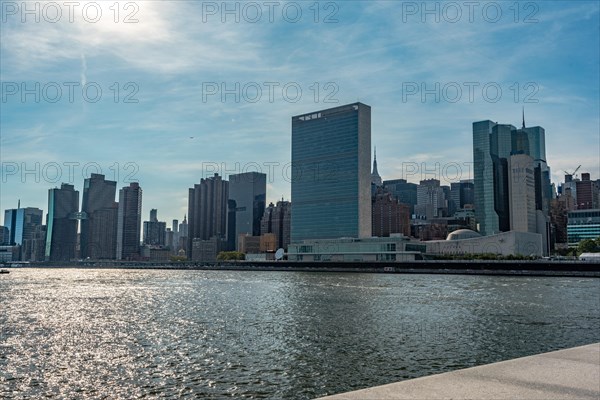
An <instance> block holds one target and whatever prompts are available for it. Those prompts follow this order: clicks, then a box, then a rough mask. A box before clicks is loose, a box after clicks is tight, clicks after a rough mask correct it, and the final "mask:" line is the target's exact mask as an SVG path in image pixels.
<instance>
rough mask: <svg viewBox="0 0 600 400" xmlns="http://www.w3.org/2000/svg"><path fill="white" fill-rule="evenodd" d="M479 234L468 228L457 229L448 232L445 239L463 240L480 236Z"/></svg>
mask: <svg viewBox="0 0 600 400" xmlns="http://www.w3.org/2000/svg"><path fill="white" fill-rule="evenodd" d="M480 237H481V235H480V234H479V233H477V232H475V231H472V230H470V229H458V230H455V231H454V232H450V234H449V235H448V237H446V240H464V239H475V238H480Z"/></svg>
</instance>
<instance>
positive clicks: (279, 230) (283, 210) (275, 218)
mask: <svg viewBox="0 0 600 400" xmlns="http://www.w3.org/2000/svg"><path fill="white" fill-rule="evenodd" d="M291 216H292V203H290V202H289V201H285V200H283V199H281V201H278V202H277V205H274V204H273V203H271V204H269V207H267V208H266V209H265V213H264V215H263V217H262V220H261V227H260V234H261V235H265V234H268V233H272V234H274V235H275V238H276V242H277V243H276V245H277V248H283V249H286V250H287V247H288V245H289V244H290V228H291Z"/></svg>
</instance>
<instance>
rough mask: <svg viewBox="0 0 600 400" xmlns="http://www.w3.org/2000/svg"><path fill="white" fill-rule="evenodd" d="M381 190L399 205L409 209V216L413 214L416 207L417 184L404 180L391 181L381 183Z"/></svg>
mask: <svg viewBox="0 0 600 400" xmlns="http://www.w3.org/2000/svg"><path fill="white" fill-rule="evenodd" d="M383 188H384V189H385V190H386V191H387V192H389V193H391V194H392V196H394V197H395V198H396V199H398V201H400V203H403V204H406V205H408V207H409V212H410V214H411V215H412V214H414V211H415V206H416V205H417V184H416V183H410V182H407V181H406V179H392V180H388V181H383Z"/></svg>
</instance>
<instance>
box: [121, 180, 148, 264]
mask: <svg viewBox="0 0 600 400" xmlns="http://www.w3.org/2000/svg"><path fill="white" fill-rule="evenodd" d="M141 225H142V188H140V185H139V184H138V183H137V182H132V183H130V184H129V186H125V187H123V188H122V189H121V190H119V209H118V216H117V259H118V260H135V259H137V258H139V256H140V231H141Z"/></svg>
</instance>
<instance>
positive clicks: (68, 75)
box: [0, 2, 600, 221]
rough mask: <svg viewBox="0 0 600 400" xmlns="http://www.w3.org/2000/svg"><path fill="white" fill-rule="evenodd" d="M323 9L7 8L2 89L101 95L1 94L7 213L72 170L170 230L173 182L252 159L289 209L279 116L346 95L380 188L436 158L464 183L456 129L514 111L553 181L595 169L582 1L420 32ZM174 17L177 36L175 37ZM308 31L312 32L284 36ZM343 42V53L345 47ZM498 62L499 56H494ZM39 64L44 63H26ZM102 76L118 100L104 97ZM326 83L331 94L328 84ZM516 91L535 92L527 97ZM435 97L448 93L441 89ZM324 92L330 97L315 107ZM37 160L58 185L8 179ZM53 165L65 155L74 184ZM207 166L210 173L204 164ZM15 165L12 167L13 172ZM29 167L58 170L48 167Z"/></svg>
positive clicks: (464, 149)
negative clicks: (127, 197)
mask: <svg viewBox="0 0 600 400" xmlns="http://www.w3.org/2000/svg"><path fill="white" fill-rule="evenodd" d="M336 4H337V3H336ZM337 5H338V10H337V12H336V13H335V16H334V17H335V19H337V20H338V23H324V21H323V20H324V19H325V17H327V16H328V15H329V14H330V13H331V10H325V9H323V8H324V6H325V4H324V3H323V4H320V6H321V8H322V10H321V14H320V17H319V18H320V22H319V23H314V22H313V21H312V14H311V13H312V11H311V10H308V9H304V10H303V11H304V14H303V15H304V16H305V19H304V20H302V21H300V22H298V23H297V24H293V23H290V22H288V21H285V20H282V19H281V18H276V20H275V21H274V22H273V23H269V22H268V21H267V23H248V22H246V21H244V19H243V18H242V19H241V20H240V22H239V23H235V22H231V23H229V22H225V23H222V22H221V19H220V18H219V16H218V15H217V16H216V17H211V16H207V20H206V22H205V23H204V24H202V25H200V26H198V27H194V28H185V29H183V28H182V27H187V26H189V27H192V26H194V24H192V23H189V24H188V23H186V21H187V22H189V21H191V19H196V20H197V18H202V10H201V9H200V7H199V5H198V4H194V3H181V4H178V6H177V7H173V6H171V5H169V4H165V3H160V2H140V3H139V12H138V14H137V19H138V20H139V22H138V23H137V24H129V25H122V24H121V25H116V26H113V25H111V24H110V23H108V21H101V23H98V24H89V23H88V24H85V23H78V22H76V23H72V24H69V23H55V24H52V23H47V22H46V23H45V22H44V21H41V22H40V23H39V24H35V23H32V24H28V23H21V19H20V18H18V19H17V18H15V17H12V16H7V21H6V23H3V24H2V28H1V29H2V36H3V38H4V39H6V40H3V41H2V44H1V46H2V47H1V51H2V71H1V78H2V81H3V83H5V82H9V83H10V82H28V83H29V84H30V86H29V88H31V87H34V82H39V83H40V84H41V86H42V87H43V86H44V84H45V83H47V82H59V83H60V85H59V86H62V83H63V82H79V84H81V83H90V82H98V84H99V85H100V86H101V87H102V89H103V93H104V97H103V99H102V100H101V101H99V102H97V103H91V102H86V101H82V100H81V98H80V97H79V98H76V99H75V101H74V102H73V103H69V101H67V100H64V101H59V102H57V103H50V102H47V101H44V100H45V98H44V96H42V99H41V100H40V102H38V103H36V102H35V101H34V100H33V96H29V97H28V99H29V101H25V102H23V101H21V96H20V95H19V94H16V95H8V93H10V90H9V89H11V88H10V87H7V86H6V85H5V86H4V87H3V96H5V97H6V98H5V99H3V103H2V111H3V112H2V115H1V116H0V124H1V127H2V130H1V131H2V137H1V139H0V143H1V144H2V146H1V148H2V149H1V153H2V154H1V155H2V163H3V166H2V168H3V170H2V172H3V182H2V186H3V188H2V193H1V194H0V197H1V198H0V200H1V203H2V207H3V208H4V209H7V208H14V207H15V206H16V204H17V201H18V199H21V203H22V204H23V205H24V206H27V207H37V208H41V209H44V210H45V211H47V210H46V208H47V205H46V204H45V199H44V197H45V196H44V195H43V194H42V193H45V192H46V191H47V190H48V189H50V188H53V187H57V186H60V184H61V183H62V182H66V183H70V184H73V185H75V187H76V188H77V189H78V190H80V191H81V192H82V186H81V185H82V182H83V179H84V178H88V177H89V174H90V173H102V174H104V175H105V176H106V179H108V180H114V181H117V186H118V187H123V186H127V185H128V184H129V182H126V179H127V178H128V177H133V178H135V179H137V180H138V181H139V182H140V185H142V186H143V187H144V189H145V193H146V195H145V201H144V205H143V210H142V213H143V215H147V214H148V212H149V210H150V209H151V208H157V209H159V210H161V215H163V216H164V220H166V221H170V220H172V219H174V218H178V219H181V218H182V216H183V215H184V214H185V209H186V207H187V192H186V188H187V187H189V185H190V184H191V183H192V182H198V181H199V180H200V178H206V177H208V176H211V175H212V173H213V172H219V173H221V175H224V176H225V178H227V175H228V174H227V173H225V174H224V173H223V172H224V171H223V170H224V169H229V170H233V171H232V173H240V172H246V171H243V170H240V169H241V168H242V166H249V165H250V164H249V163H258V164H259V165H260V167H261V168H262V172H264V173H267V174H268V178H269V180H268V181H267V185H268V186H267V203H268V202H275V201H277V199H280V198H281V197H282V196H283V197H284V198H287V199H289V198H290V185H289V182H287V181H286V180H285V179H284V178H283V177H282V168H283V166H285V165H286V164H287V163H289V162H290V161H291V160H290V145H291V138H290V137H289V134H288V132H289V116H290V115H298V114H300V113H303V112H310V111H311V110H314V109H324V108H329V107H334V106H337V105H341V104H348V103H352V102H356V101H357V100H359V101H361V102H364V103H367V104H370V105H371V106H372V107H373V110H374V111H373V135H372V144H373V145H374V146H377V147H378V152H377V153H378V154H377V160H378V168H379V173H380V175H381V176H382V178H383V179H384V180H390V179H400V178H408V181H409V182H419V181H420V180H422V179H427V178H439V177H436V176H432V175H431V174H429V175H425V176H423V174H420V173H418V172H417V175H414V174H412V173H411V171H413V170H414V168H415V166H417V167H418V168H419V171H420V170H423V169H424V168H423V167H425V169H427V170H433V169H435V164H436V163H439V164H440V166H445V165H449V166H451V165H453V164H459V165H461V166H462V167H463V168H464V169H465V171H464V172H463V176H461V178H463V179H468V178H472V174H471V176H465V175H466V174H467V171H466V166H464V165H462V164H463V163H470V162H471V161H472V160H471V157H470V153H471V150H472V149H471V146H470V145H469V143H470V141H471V138H470V135H471V132H470V124H471V123H472V122H473V121H478V120H483V119H485V118H494V120H497V121H504V122H505V123H512V124H514V125H516V126H518V125H519V124H518V123H519V122H520V114H521V110H522V106H525V114H526V118H527V122H528V124H531V125H542V126H544V128H545V129H546V136H547V143H546V147H547V152H548V159H549V160H552V174H553V176H552V181H553V182H558V181H559V179H561V177H562V175H563V172H562V171H563V170H568V171H570V170H573V169H575V167H577V165H579V164H583V167H582V168H583V169H582V170H583V171H588V172H590V173H591V174H592V178H593V179H597V178H598V177H600V172H599V168H600V162H599V161H598V156H597V154H598V149H599V148H598V144H599V143H600V142H599V141H598V137H600V135H598V134H597V132H598V124H599V119H598V108H599V100H598V97H599V96H598V89H597V88H598V86H600V85H599V81H598V73H597V71H598V64H597V59H598V48H599V47H600V46H598V44H599V41H598V36H597V31H596V29H595V26H596V21H597V18H598V10H599V6H598V4H597V3H595V2H577V3H554V2H553V3H540V4H539V5H538V6H539V10H538V11H537V13H535V15H534V16H533V19H535V20H536V21H537V22H533V21H527V22H526V21H525V17H527V16H528V15H530V14H531V10H524V9H521V10H520V11H521V12H520V14H519V16H518V21H517V22H515V21H514V18H513V15H512V14H511V13H512V11H511V10H509V9H504V10H503V15H504V17H503V18H502V19H501V20H500V21H497V22H489V21H486V20H485V19H482V18H481V15H480V14H477V15H478V17H477V18H475V20H474V21H473V22H470V21H469V20H468V19H467V15H468V14H467V13H466V10H464V11H465V12H464V13H463V18H462V19H461V20H460V21H458V22H457V23H449V22H447V21H445V20H444V18H441V19H440V22H435V21H433V20H432V18H433V17H432V16H429V17H428V18H430V19H429V20H428V23H422V22H421V19H420V18H421V15H406V14H405V15H403V14H402V12H403V10H402V8H401V6H399V5H395V4H394V3H393V2H377V3H366V2H350V3H348V2H345V3H339V4H337ZM105 15H111V14H110V11H108V10H106V14H105ZM19 17H20V16H19ZM373 20H375V21H377V24H376V25H377V26H378V28H377V29H373V24H372V21H373ZM172 21H177V22H176V23H175V22H172ZM175 25H177V27H178V28H182V29H178V30H177V32H175V30H176V29H175ZM307 27H310V28H311V30H310V31H307V30H306V29H299V28H307ZM121 28H122V30H121ZM108 32H113V33H114V32H116V35H115V36H110V37H109V35H107V33H108ZM567 33H568V34H567ZM125 34H126V35H125ZM40 35H42V36H45V37H56V36H57V35H59V36H60V37H61V40H62V42H61V43H60V44H59V43H58V42H55V41H52V40H50V41H47V42H43V43H38V42H37V39H36V38H38V37H39V36H40ZM248 37H251V38H252V43H253V44H252V45H249V44H248V43H247V38H248ZM284 38H285V39H284ZM90 43H93V45H91V46H90V45H89V44H90ZM349 43H352V44H353V51H352V52H347V51H346V49H347V46H348V44H349ZM582 43H583V44H584V45H582ZM178 44H179V45H178ZM544 46H551V48H552V51H546V50H545V47H544ZM184 49H185V51H183V50H184ZM273 49H275V50H276V51H275V52H273V51H272V50H273ZM57 50H60V51H57ZM130 50H131V51H130ZM206 52H209V53H210V54H212V55H214V57H212V59H211V61H212V63H211V64H210V65H209V64H207V63H205V62H203V61H201V60H202V57H201V54H204V53H206ZM26 54H30V55H31V56H30V57H25V55H26ZM498 54H503V56H502V57H501V58H500V59H501V61H500V59H499V58H498V56H497V55H498ZM442 60H443V62H442ZM495 60H498V61H497V62H496V61H495ZM490 61H492V62H491V63H490ZM40 62H43V63H44V65H45V67H44V68H38V66H39V63H40ZM442 66H443V68H442ZM265 71H269V72H265ZM115 81H116V82H117V83H118V85H117V86H118V88H119V89H120V92H119V96H120V97H119V102H117V103H115V102H114V99H113V95H114V94H115V93H116V92H115V90H114V88H113V90H111V89H110V87H111V85H113V83H114V82H115ZM128 82H133V83H135V84H136V85H137V94H135V96H134V97H135V98H136V99H137V100H139V103H124V102H123V100H124V97H125V96H126V95H127V94H131V93H133V92H134V89H135V87H128V88H126V87H125V86H126V84H127V83H128ZM211 82H212V83H214V82H217V83H219V84H220V83H221V82H224V83H227V84H228V85H229V86H228V88H231V87H235V83H239V84H240V86H241V87H243V86H244V84H246V83H249V82H258V83H260V85H261V86H262V87H263V94H264V96H263V98H262V99H261V100H260V101H257V102H254V103H252V102H250V101H248V100H250V99H249V98H248V96H246V97H245V98H243V97H242V98H240V99H239V101H237V102H236V101H235V100H236V99H235V98H234V97H235V96H229V97H228V98H226V101H225V102H222V101H221V98H220V96H219V95H218V94H217V95H211V96H203V94H206V90H205V91H204V92H205V93H203V90H202V89H203V83H204V84H205V85H204V88H205V89H206V88H210V89H211V90H212V89H214V87H212V86H207V85H206V84H207V83H211ZM264 82H278V83H279V84H280V87H281V86H283V85H285V84H286V83H289V82H296V83H297V84H298V85H300V86H301V88H302V90H303V96H302V98H301V99H300V100H299V101H298V102H296V103H293V102H291V101H290V99H283V98H281V93H280V92H277V93H278V96H276V98H275V99H274V100H273V102H270V101H269V100H268V98H267V97H268V96H266V95H267V92H268V91H267V90H266V88H265V87H264V85H263V83H264ZM315 82H316V83H318V85H317V87H318V89H319V96H318V98H317V101H315V98H314V96H313V95H314V94H315V89H316V88H317V87H315V86H313V89H310V87H311V86H312V85H313V84H314V83H315ZM453 82H454V83H458V86H459V87H461V88H462V90H463V92H462V94H463V97H462V98H461V99H460V100H459V101H456V102H451V101H450V100H453V99H452V98H450V97H449V96H450V93H451V92H452V91H451V90H450V89H453V87H454V86H452V85H450V86H448V84H450V83H453ZM468 82H477V83H478V84H479V86H478V89H477V90H476V91H475V92H474V93H475V97H474V99H473V102H470V101H469V99H468V98H467V94H468V91H467V87H466V86H465V83H468ZM328 83H334V84H335V85H334V86H329V87H326V85H327V84H328ZM413 83H416V84H417V87H416V90H417V92H416V94H414V95H409V93H412V92H414V91H415V86H414V85H413ZM487 83H496V84H497V85H499V86H500V87H501V88H502V90H503V96H502V99H501V100H500V101H498V102H495V103H494V102H491V101H488V100H490V99H489V98H488V99H487V100H486V99H484V98H482V93H481V90H480V89H481V88H482V87H483V86H484V85H485V84H487ZM515 83H518V85H517V86H514V85H515ZM528 83H532V85H533V86H529V89H527V88H526V85H527V84H528ZM422 84H424V85H425V87H424V89H425V90H430V89H432V88H435V87H436V84H439V86H440V93H441V98H440V99H439V101H436V100H437V99H436V98H435V95H426V96H425V101H422V100H423V99H422V98H421V95H422V94H423V93H421V85H422ZM492 86H494V85H492ZM444 87H446V88H448V89H449V90H450V91H448V92H447V93H444V92H443V88H444ZM517 87H518V88H519V93H518V96H516V97H517V99H516V100H517V101H515V95H517V93H516V92H517V91H516V88H517ZM454 88H455V87H454ZM334 92H335V95H333V93H334ZM534 92H535V94H534ZM66 93H67V91H66V90H64V91H63V94H64V95H66ZM290 93H292V92H290ZM440 93H438V94H440ZM452 93H454V92H452ZM491 93H492V92H490V95H491ZM327 95H331V96H330V97H332V98H333V99H335V100H338V103H326V102H325V100H326V97H327ZM528 96H529V97H528ZM203 97H204V98H203ZM526 97H528V98H526ZM4 100H6V101H4ZM26 100H27V99H26ZM533 100H537V103H535V102H530V101H533ZM50 121H52V122H50ZM233 142H235V145H233ZM74 149H77V151H73V150H74ZM134 149H135V150H134ZM573 160H577V161H576V162H573ZM22 163H24V164H22ZM35 163H39V165H40V174H38V175H42V169H43V168H44V167H47V166H48V165H51V163H56V164H58V165H59V166H61V168H62V172H61V174H62V177H61V179H58V180H56V181H52V182H47V181H45V180H44V179H43V178H44V177H43V176H39V179H38V181H37V182H36V176H35V175H36V174H35V173H33V174H31V173H30V174H29V175H25V177H24V179H21V178H22V177H21V174H22V172H23V171H21V167H23V166H24V167H25V168H24V169H30V170H31V169H34V168H35ZM63 163H71V164H70V165H71V166H72V168H73V171H74V178H73V179H68V178H69V167H68V166H65V165H63ZM74 163H79V164H78V165H75V164H74ZM87 163H95V164H88V166H89V165H92V167H91V169H90V170H89V171H87V172H88V173H87V174H86V175H87V176H84V174H83V173H82V172H83V171H82V169H83V167H84V166H85V165H86V164H87ZM236 163H239V165H240V167H239V168H236ZM263 163H268V164H269V165H263ZM275 163H279V165H275ZM422 163H425V165H423V164H422ZM215 164H216V165H217V169H218V171H212V169H214V167H215ZM223 164H224V165H225V168H223V167H222V165H223ZM15 165H16V167H17V168H18V171H17V172H16V174H15V175H12V172H11V171H12V168H13V167H14V166H15ZM94 166H97V167H99V168H100V170H98V169H95V168H93V167H94ZM203 166H204V167H205V168H204V169H203ZM269 168H272V170H273V171H274V174H269V170H268V169H269ZM43 171H44V172H45V173H47V174H48V175H50V176H51V177H55V176H56V173H55V170H54V169H52V165H51V166H50V167H48V168H47V169H46V170H43ZM259 172H261V171H259ZM449 172H450V171H449ZM411 174H412V175H411ZM407 175H408V176H407ZM442 178H443V177H442ZM22 180H23V181H24V182H22ZM441 180H442V181H444V180H443V179H441Z"/></svg>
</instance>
